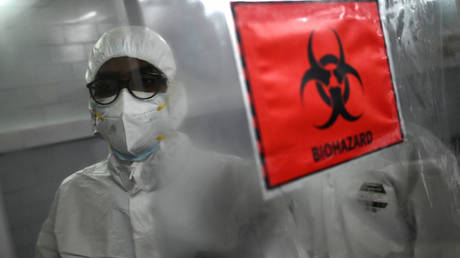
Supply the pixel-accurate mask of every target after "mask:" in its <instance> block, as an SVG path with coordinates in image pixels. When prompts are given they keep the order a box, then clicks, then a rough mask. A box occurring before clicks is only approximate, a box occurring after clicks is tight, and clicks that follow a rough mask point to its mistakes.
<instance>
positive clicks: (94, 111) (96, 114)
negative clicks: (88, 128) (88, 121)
mask: <svg viewBox="0 0 460 258" xmlns="http://www.w3.org/2000/svg"><path fill="white" fill-rule="evenodd" d="M93 113H94V115H95V116H96V117H97V118H99V119H100V120H101V121H103V120H104V118H103V117H102V116H101V115H99V114H98V113H97V112H96V110H93Z"/></svg>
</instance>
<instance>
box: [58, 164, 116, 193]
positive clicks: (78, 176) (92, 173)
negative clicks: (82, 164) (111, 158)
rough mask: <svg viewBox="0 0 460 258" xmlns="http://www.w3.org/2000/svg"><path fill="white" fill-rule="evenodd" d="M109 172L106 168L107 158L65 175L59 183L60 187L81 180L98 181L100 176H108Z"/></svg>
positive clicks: (71, 184) (63, 187)
mask: <svg viewBox="0 0 460 258" xmlns="http://www.w3.org/2000/svg"><path fill="white" fill-rule="evenodd" d="M109 176H110V173H109V171H108V170H107V160H104V161H101V162H98V163H95V164H93V165H91V166H88V167H86V168H84V169H81V170H79V171H77V172H75V173H73V174H71V175H70V176H68V177H66V178H65V179H64V180H63V181H62V183H61V185H60V186H59V188H60V189H65V188H69V187H72V186H74V185H78V184H81V183H82V182H83V181H85V183H86V182H87V181H90V180H92V181H98V179H100V178H104V177H109Z"/></svg>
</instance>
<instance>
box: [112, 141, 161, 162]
mask: <svg viewBox="0 0 460 258" xmlns="http://www.w3.org/2000/svg"><path fill="white" fill-rule="evenodd" d="M165 138H166V137H165V136H163V135H160V136H158V137H157V138H156V139H157V140H158V141H161V140H163V139H165ZM158 147H160V143H159V142H158V143H156V144H155V145H153V147H152V148H150V149H148V150H147V151H145V152H144V153H141V154H139V155H132V154H128V153H122V152H120V151H118V150H116V149H115V148H114V147H112V146H110V149H111V150H112V152H113V153H114V154H115V156H117V158H119V159H121V160H129V161H142V160H144V159H146V158H147V157H148V156H149V155H150V154H152V153H153V152H154V151H156V150H157V149H158Z"/></svg>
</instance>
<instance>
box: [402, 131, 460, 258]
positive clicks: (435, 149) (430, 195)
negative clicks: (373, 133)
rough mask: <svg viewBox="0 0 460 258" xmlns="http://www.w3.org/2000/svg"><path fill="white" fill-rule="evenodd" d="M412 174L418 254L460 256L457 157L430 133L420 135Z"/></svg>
mask: <svg viewBox="0 0 460 258" xmlns="http://www.w3.org/2000/svg"><path fill="white" fill-rule="evenodd" d="M417 142H418V144H417V146H416V147H415V148H414V149H413V150H412V153H411V155H412V157H411V163H410V168H409V173H412V175H410V177H413V178H414V179H415V180H409V182H412V185H411V187H408V188H407V189H410V191H411V193H410V194H409V195H408V197H409V199H408V209H409V211H408V214H409V218H410V219H409V221H410V224H412V227H413V228H414V233H415V239H414V257H417V258H422V257H423V258H428V257H458V255H459V254H460V223H459V221H460V205H459V200H458V198H460V188H459V186H460V180H459V169H458V165H457V161H456V158H455V156H454V155H453V154H452V153H451V152H450V151H449V150H448V149H447V147H446V146H445V145H443V144H442V143H441V142H440V141H439V140H438V139H436V138H435V137H434V136H433V135H431V134H430V133H427V132H422V134H421V135H419V136H418V141H417Z"/></svg>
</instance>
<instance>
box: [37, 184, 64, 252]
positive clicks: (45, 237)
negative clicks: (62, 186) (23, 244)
mask: <svg viewBox="0 0 460 258" xmlns="http://www.w3.org/2000/svg"><path fill="white" fill-rule="evenodd" d="M58 196H59V190H58V191H57V193H56V196H55V199H54V201H53V203H52V206H51V209H50V213H49V215H48V218H46V220H45V222H44V223H43V225H42V228H41V231H40V233H39V235H38V240H37V245H36V247H35V258H59V257H61V256H60V255H59V253H58V251H57V242H56V235H55V233H54V222H55V217H56V207H57V202H58Z"/></svg>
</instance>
